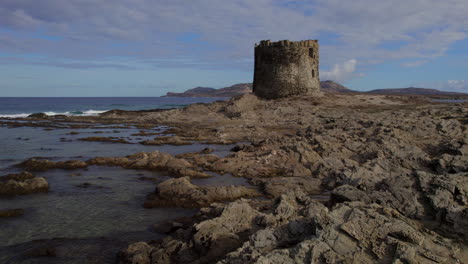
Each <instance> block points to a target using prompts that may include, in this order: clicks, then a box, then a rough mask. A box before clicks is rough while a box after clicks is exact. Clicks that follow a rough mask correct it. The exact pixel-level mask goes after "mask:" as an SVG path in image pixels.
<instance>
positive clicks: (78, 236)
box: [0, 97, 248, 263]
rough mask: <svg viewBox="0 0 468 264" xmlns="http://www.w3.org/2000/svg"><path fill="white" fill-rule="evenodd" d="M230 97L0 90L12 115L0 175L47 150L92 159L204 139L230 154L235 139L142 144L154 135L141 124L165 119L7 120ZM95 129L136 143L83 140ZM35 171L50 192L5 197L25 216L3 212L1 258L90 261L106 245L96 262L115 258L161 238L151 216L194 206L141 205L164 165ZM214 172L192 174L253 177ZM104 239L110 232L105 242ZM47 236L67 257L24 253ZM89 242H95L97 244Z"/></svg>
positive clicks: (182, 212) (58, 156)
mask: <svg viewBox="0 0 468 264" xmlns="http://www.w3.org/2000/svg"><path fill="white" fill-rule="evenodd" d="M226 99H227V98H171V97H145V98H143V97H125V98H123V97H115V98H110V97H106V98H103V97H96V98H89V97H87V98H57V97H54V98H0V121H1V120H2V118H3V120H6V118H9V119H8V120H6V121H7V122H4V123H0V149H1V151H0V176H3V175H7V174H10V173H19V172H21V171H22V169H21V168H20V167H18V166H17V164H19V163H21V162H22V161H24V160H26V159H28V158H31V157H42V158H46V159H49V160H52V161H61V160H87V159H90V158H93V157H122V156H126V155H131V154H134V153H137V152H142V151H145V152H150V151H161V152H165V153H170V154H172V155H177V154H181V153H187V152H194V151H201V150H203V149H204V148H207V147H209V148H211V149H213V150H214V152H213V153H214V154H216V155H218V156H220V157H222V156H225V155H228V154H230V153H231V151H230V149H231V148H232V147H233V145H212V144H202V143H199V142H193V144H192V145H184V146H172V145H162V146H147V145H142V144H138V142H139V141H141V140H148V139H151V138H149V137H148V138H145V136H141V135H136V134H138V133H139V132H147V133H158V132H162V131H164V130H165V129H168V128H169V127H166V126H154V127H150V128H144V129H142V128H141V127H140V128H139V127H135V126H133V125H131V124H130V125H126V126H122V125H121V124H118V125H112V124H93V127H87V128H61V127H54V128H50V127H41V126H34V127H30V126H11V125H9V124H11V121H12V120H13V119H11V118H15V117H24V116H28V115H30V114H32V113H38V112H43V113H46V114H48V115H56V114H63V115H82V116H86V115H97V114H99V113H102V112H105V111H108V110H111V109H122V110H148V109H167V108H178V107H183V106H186V105H189V104H192V103H209V102H213V101H216V100H226ZM15 122H23V121H21V120H18V121H15ZM35 122H36V123H40V122H49V121H47V120H45V121H35ZM63 127H66V126H63ZM90 136H102V137H116V138H122V139H125V140H127V141H128V142H131V143H132V144H119V143H108V142H88V141H81V140H79V139H80V138H83V137H90ZM161 136H162V134H161ZM151 137H152V138H154V137H157V136H154V135H153V136H151ZM33 173H34V174H35V175H36V177H44V178H45V179H46V180H47V181H48V182H49V192H48V193H38V194H30V195H20V196H15V197H0V211H2V210H8V209H16V208H22V209H24V215H22V216H19V217H13V218H1V217H0V263H87V262H86V261H84V259H88V258H90V257H96V258H100V257H101V255H102V254H101V252H100V250H104V251H106V252H109V254H108V257H109V258H110V260H109V261H98V262H96V263H114V261H113V260H112V258H114V257H115V255H116V254H117V252H118V250H120V249H121V247H122V246H121V245H126V244H128V243H132V242H136V241H149V240H154V239H158V238H160V237H161V236H162V234H159V233H156V232H155V231H154V230H153V229H152V226H153V225H154V224H157V223H159V222H161V221H165V220H168V219H174V218H178V217H186V216H192V215H194V214H195V213H196V212H197V210H192V209H183V208H153V209H145V208H143V206H142V205H143V203H144V201H145V197H146V195H148V194H149V193H151V192H153V191H154V190H155V186H156V183H157V182H160V181H163V180H165V179H169V178H170V177H171V175H169V174H168V173H166V172H160V171H146V170H138V171H137V170H129V169H122V168H118V167H105V166H90V167H88V168H87V169H78V170H72V171H67V170H60V169H57V170H49V171H45V172H33ZM211 174H212V176H213V177H212V178H208V179H194V180H192V182H193V183H194V184H197V185H200V186H217V185H231V184H234V185H248V182H247V181H246V180H245V179H244V178H237V177H233V176H232V175H229V174H226V175H218V174H214V173H211ZM148 179H152V180H148ZM101 239H107V240H105V241H104V242H101ZM106 241H107V242H106ZM108 241H115V242H117V241H120V242H119V243H120V244H119V245H120V246H116V245H114V246H112V243H108ZM44 243H54V245H55V246H56V247H57V248H59V249H58V250H61V249H62V248H66V250H70V253H67V258H66V259H63V258H56V259H55V260H54V259H48V258H41V259H40V261H39V262H34V261H32V260H30V259H24V258H25V256H26V255H28V254H29V253H28V252H30V251H31V250H35V249H36V247H38V246H41V245H42V244H44ZM90 248H94V249H96V248H97V251H93V250H91V249H90ZM64 250H65V249H64ZM92 252H94V253H92ZM90 254H94V256H90ZM23 261H24V262H23ZM30 261H32V262H30Z"/></svg>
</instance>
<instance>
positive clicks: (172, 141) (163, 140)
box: [140, 136, 193, 146]
mask: <svg viewBox="0 0 468 264" xmlns="http://www.w3.org/2000/svg"><path fill="white" fill-rule="evenodd" d="M140 144H142V145H174V146H182V145H192V144H193V143H192V142H190V141H187V140H184V139H182V138H181V137H178V136H167V137H156V138H154V140H146V141H142V142H140Z"/></svg>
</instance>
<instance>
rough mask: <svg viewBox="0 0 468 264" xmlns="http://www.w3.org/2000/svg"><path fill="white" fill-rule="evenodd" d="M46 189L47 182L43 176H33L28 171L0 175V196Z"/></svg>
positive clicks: (47, 187) (45, 190)
mask: <svg viewBox="0 0 468 264" xmlns="http://www.w3.org/2000/svg"><path fill="white" fill-rule="evenodd" d="M48 190H49V184H48V183H47V181H46V180H45V179H44V178H42V177H35V176H34V175H32V174H31V173H29V172H22V173H20V174H8V175H6V176H1V177H0V196H14V195H24V194H31V193H39V192H47V191H48Z"/></svg>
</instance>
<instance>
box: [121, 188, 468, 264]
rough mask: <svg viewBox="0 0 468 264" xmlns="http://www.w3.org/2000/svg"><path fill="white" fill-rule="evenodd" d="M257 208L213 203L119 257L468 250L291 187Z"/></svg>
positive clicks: (462, 255)
mask: <svg viewBox="0 0 468 264" xmlns="http://www.w3.org/2000/svg"><path fill="white" fill-rule="evenodd" d="M254 207H255V206H252V205H251V204H249V202H248V201H247V200H238V201H236V202H233V203H230V204H228V205H212V206H211V207H209V208H206V209H203V210H202V211H201V213H200V215H199V216H198V219H202V220H201V221H200V222H198V223H195V224H193V226H191V227H190V228H187V229H185V230H180V229H179V230H178V231H176V232H175V233H173V234H172V235H171V236H169V237H166V238H164V239H162V240H159V241H157V242H156V243H153V244H148V243H143V242H139V243H136V244H132V245H130V246H129V247H128V248H127V249H125V250H123V251H122V252H121V253H120V255H119V256H120V263H136V262H135V261H141V262H139V263H214V262H216V261H218V263H226V264H227V263H346V261H347V260H351V259H352V260H354V262H357V263H405V262H406V263H428V262H430V261H432V262H435V263H437V262H446V263H457V261H462V260H464V259H466V257H468V256H467V254H466V251H463V250H460V249H461V247H463V245H462V244H458V245H457V244H454V243H453V242H452V241H450V240H448V239H444V238H442V237H440V236H438V235H436V234H435V233H433V232H430V231H426V230H424V229H423V228H421V227H420V226H419V225H418V224H417V223H415V222H413V221H411V220H409V219H408V218H406V217H405V216H403V215H402V214H400V213H399V212H398V211H396V210H394V209H390V208H388V207H383V206H380V205H377V204H365V203H362V202H346V203H341V204H339V205H337V206H335V207H333V208H332V209H328V208H327V207H325V206H324V205H323V204H321V203H319V202H316V201H314V200H313V199H310V198H309V197H308V196H306V195H304V194H301V193H298V192H296V193H293V192H290V193H288V194H285V195H282V196H281V197H280V199H279V200H278V201H277V202H276V204H275V205H273V206H272V207H271V208H270V209H268V210H263V211H260V210H259V209H255V208H254ZM395 261H396V262H395Z"/></svg>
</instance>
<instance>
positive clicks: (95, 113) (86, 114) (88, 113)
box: [83, 109, 109, 116]
mask: <svg viewBox="0 0 468 264" xmlns="http://www.w3.org/2000/svg"><path fill="white" fill-rule="evenodd" d="M107 111H109V110H92V109H91V110H87V111H84V112H83V115H85V116H93V115H99V114H101V113H104V112H107Z"/></svg>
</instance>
